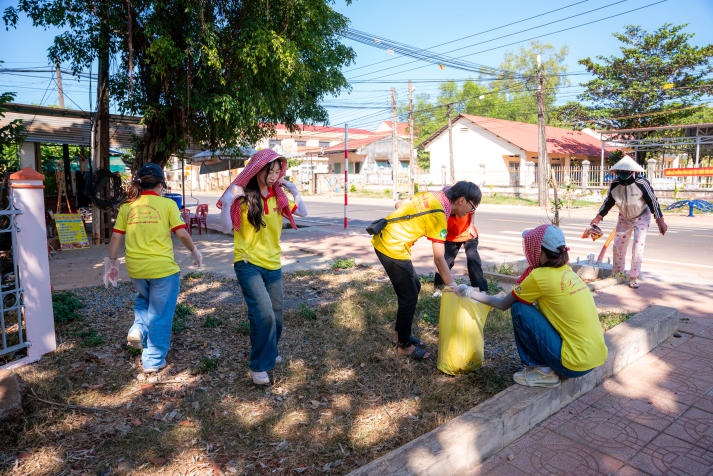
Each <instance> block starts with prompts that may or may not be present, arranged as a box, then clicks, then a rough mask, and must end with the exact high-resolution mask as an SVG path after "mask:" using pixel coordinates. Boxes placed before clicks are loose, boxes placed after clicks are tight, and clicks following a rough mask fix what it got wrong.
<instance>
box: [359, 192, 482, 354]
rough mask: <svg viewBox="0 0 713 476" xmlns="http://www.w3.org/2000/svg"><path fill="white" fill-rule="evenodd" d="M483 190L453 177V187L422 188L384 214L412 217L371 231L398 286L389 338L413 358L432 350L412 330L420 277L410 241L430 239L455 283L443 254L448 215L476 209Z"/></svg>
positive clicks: (446, 277)
mask: <svg viewBox="0 0 713 476" xmlns="http://www.w3.org/2000/svg"><path fill="white" fill-rule="evenodd" d="M480 199H481V192H480V189H479V188H478V186H477V185H475V184H473V183H471V182H464V181H463V182H457V183H456V184H454V185H453V186H452V187H449V188H447V189H444V190H440V191H437V192H423V193H418V194H416V195H414V196H413V198H411V199H410V200H408V201H403V202H401V203H399V206H398V208H397V209H396V211H394V212H393V213H391V214H390V215H389V216H388V217H387V219H392V218H398V217H404V216H408V215H414V216H413V218H409V219H404V220H400V221H394V222H392V223H389V224H388V225H386V227H385V228H384V229H383V230H382V231H381V232H380V233H377V234H376V235H374V237H373V238H372V239H371V243H372V245H373V246H374V251H375V252H376V256H377V257H378V258H379V261H380V262H381V264H382V265H383V266H384V270H385V271H386V274H387V275H388V276H389V280H390V281H391V285H392V286H393V288H394V291H395V292H396V298H397V301H398V310H397V311H396V326H395V331H394V340H393V343H394V345H396V347H397V352H398V353H399V354H401V355H407V356H410V357H413V358H414V359H416V360H423V359H428V358H430V357H431V354H430V353H428V352H427V351H426V350H425V349H424V348H423V344H422V343H421V341H420V340H419V339H417V338H415V337H413V336H412V335H411V330H412V329H411V328H412V325H413V316H414V313H415V312H416V304H417V303H418V294H419V292H420V290H421V283H420V281H419V278H418V275H417V274H416V271H415V269H414V267H413V262H412V261H411V246H412V245H413V244H414V243H415V242H416V240H418V239H419V238H422V237H424V236H425V237H426V238H427V239H428V240H429V241H431V247H432V249H433V261H434V263H435V265H436V269H437V270H438V273H439V274H440V276H441V279H442V280H443V282H444V284H445V286H448V287H452V288H454V287H455V279H454V278H453V276H452V274H451V270H450V268H449V267H448V263H447V262H446V258H445V245H444V242H445V239H446V236H447V234H448V231H447V228H448V221H447V218H446V217H448V216H450V215H451V214H455V215H457V216H459V217H465V216H466V215H468V214H469V213H472V212H474V211H475V209H476V207H477V206H478V204H479V203H480Z"/></svg>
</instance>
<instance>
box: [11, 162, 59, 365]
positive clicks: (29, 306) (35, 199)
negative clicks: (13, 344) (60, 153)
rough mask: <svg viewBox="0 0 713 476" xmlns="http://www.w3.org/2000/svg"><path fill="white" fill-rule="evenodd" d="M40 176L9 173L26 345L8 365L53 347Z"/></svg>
mask: <svg viewBox="0 0 713 476" xmlns="http://www.w3.org/2000/svg"><path fill="white" fill-rule="evenodd" d="M43 180H44V175H42V174H41V173H39V172H37V171H35V170H34V169H32V168H30V167H25V168H24V169H22V170H20V171H19V172H16V173H14V174H12V175H10V189H11V190H12V198H13V202H14V205H15V208H16V209H18V210H20V211H21V212H22V213H21V214H19V215H16V216H15V226H16V227H17V240H16V244H15V250H14V255H15V260H16V262H17V269H18V273H19V281H20V286H21V287H22V290H23V303H24V307H25V326H26V327H25V328H26V330H27V342H29V343H30V347H29V348H28V350H27V357H26V358H24V359H21V360H19V361H15V362H13V363H12V364H9V365H12V366H15V365H18V364H26V363H30V362H34V361H36V360H39V359H40V357H42V356H43V355H44V354H46V353H48V352H52V351H53V350H55V349H56V348H57V341H56V340H55V331H54V312H53V311H52V291H51V287H50V273H49V257H48V252H47V227H46V225H45V201H44V193H43V190H44V185H43Z"/></svg>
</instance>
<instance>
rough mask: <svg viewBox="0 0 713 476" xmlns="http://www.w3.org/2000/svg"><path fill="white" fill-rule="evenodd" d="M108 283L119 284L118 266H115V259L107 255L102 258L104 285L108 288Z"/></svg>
mask: <svg viewBox="0 0 713 476" xmlns="http://www.w3.org/2000/svg"><path fill="white" fill-rule="evenodd" d="M109 283H111V285H112V286H114V287H117V286H118V285H119V268H118V267H117V266H116V260H111V259H109V257H108V256H107V257H105V258H104V287H105V288H108V287H109Z"/></svg>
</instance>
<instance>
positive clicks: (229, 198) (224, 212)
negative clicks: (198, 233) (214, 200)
mask: <svg viewBox="0 0 713 476" xmlns="http://www.w3.org/2000/svg"><path fill="white" fill-rule="evenodd" d="M244 196H245V191H244V190H243V187H240V186H238V185H235V184H231V185H230V187H228V188H227V189H226V190H225V192H224V193H223V195H222V196H221V197H220V203H221V207H220V226H221V227H222V228H223V233H230V232H232V231H233V219H232V218H231V217H230V207H231V206H233V202H235V199H236V198H238V197H244Z"/></svg>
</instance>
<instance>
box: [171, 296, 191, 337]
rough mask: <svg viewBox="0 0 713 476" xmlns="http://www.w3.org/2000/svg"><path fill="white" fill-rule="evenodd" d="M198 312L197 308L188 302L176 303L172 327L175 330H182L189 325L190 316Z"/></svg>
mask: <svg viewBox="0 0 713 476" xmlns="http://www.w3.org/2000/svg"><path fill="white" fill-rule="evenodd" d="M195 313H196V310H195V309H194V308H192V307H191V306H189V305H188V304H183V303H181V302H179V303H178V304H176V310H175V311H174V312H173V324H172V326H171V329H172V330H173V332H181V331H182V330H184V329H186V328H187V327H188V317H189V316H192V315H194V314H195Z"/></svg>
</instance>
